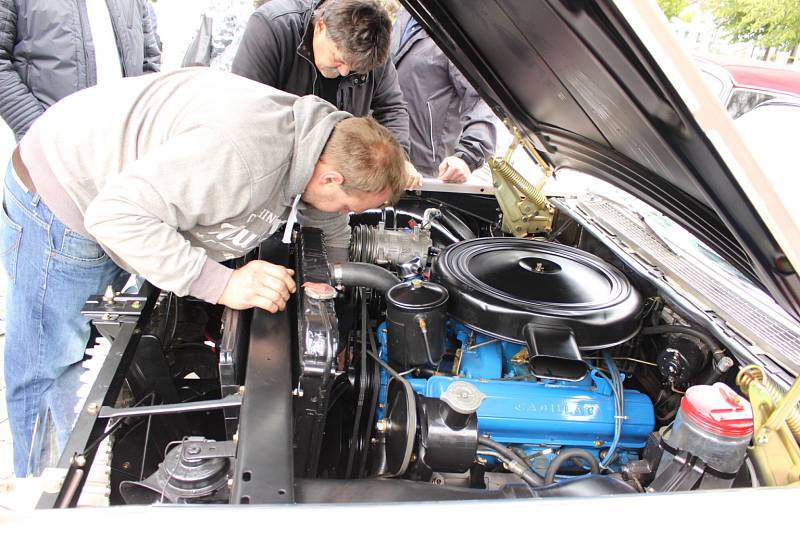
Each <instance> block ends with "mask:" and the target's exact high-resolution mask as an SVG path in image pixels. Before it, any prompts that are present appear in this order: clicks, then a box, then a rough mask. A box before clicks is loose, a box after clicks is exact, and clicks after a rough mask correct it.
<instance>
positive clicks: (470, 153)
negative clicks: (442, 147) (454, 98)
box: [448, 62, 497, 170]
mask: <svg viewBox="0 0 800 533" xmlns="http://www.w3.org/2000/svg"><path fill="white" fill-rule="evenodd" d="M448 68H449V72H450V79H451V81H452V83H453V87H454V88H455V90H456V92H457V93H458V94H459V96H460V97H461V123H462V124H463V125H464V126H463V129H462V131H461V137H460V138H459V139H458V144H457V145H456V148H455V154H456V155H457V156H458V157H459V158H461V159H463V160H464V162H465V163H467V166H469V169H470V170H475V169H476V168H478V167H480V166H481V165H483V163H484V162H485V161H486V159H487V158H488V157H490V156H491V155H492V154H493V153H494V149H495V145H496V144H497V127H496V125H495V120H494V114H493V113H492V111H491V109H489V106H488V105H486V102H484V101H483V100H482V99H481V97H480V96H479V95H478V93H477V91H475V89H474V88H473V87H472V86H471V85H470V84H469V82H467V79H466V78H465V77H464V75H463V74H461V72H459V71H458V69H457V68H456V67H455V66H454V65H453V63H452V62H449V67H448Z"/></svg>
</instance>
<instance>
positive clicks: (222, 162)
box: [84, 126, 290, 311]
mask: <svg viewBox="0 0 800 533" xmlns="http://www.w3.org/2000/svg"><path fill="white" fill-rule="evenodd" d="M207 154H213V157H211V156H208V157H207V156H206V155H207ZM283 163H284V162H283V161H276V162H275V165H276V168H277V167H279V166H281V165H282V164H283ZM251 181H252V180H251V176H250V173H249V169H248V166H247V164H246V162H245V160H244V159H243V158H242V156H241V155H240V154H239V152H238V151H237V150H236V148H235V146H233V145H231V143H230V142H229V141H228V140H227V139H225V137H224V136H223V135H219V134H217V133H216V132H214V131H212V130H211V129H209V128H206V127H203V126H196V127H194V128H193V129H191V130H189V131H187V132H185V133H183V134H180V135H177V136H176V137H174V138H172V139H170V140H169V141H167V142H166V143H164V144H163V145H161V146H160V147H158V148H157V149H155V150H153V151H152V152H150V153H148V154H147V155H146V156H144V157H142V158H140V159H138V160H137V161H135V162H134V163H132V164H130V165H128V166H127V167H126V168H125V169H124V170H123V171H122V172H121V173H120V175H118V176H112V177H110V178H108V180H107V181H106V183H105V185H104V186H103V187H102V189H101V190H100V192H99V193H98V195H97V197H96V198H95V199H94V200H93V201H92V203H91V204H89V206H88V208H87V209H86V212H85V214H84V224H85V226H86V229H87V230H88V231H89V233H90V234H91V235H92V236H93V237H94V238H95V239H96V240H97V242H98V243H100V244H101V245H102V246H103V248H104V249H105V250H106V251H108V253H109V255H110V256H111V257H112V259H114V260H115V261H116V262H117V263H118V264H119V265H120V266H122V267H123V268H126V269H128V270H130V271H132V272H133V273H136V274H138V275H141V276H144V277H145V278H146V279H147V280H149V281H150V282H152V283H153V284H154V285H156V286H157V287H159V288H161V289H164V290H169V291H172V292H174V293H175V294H177V295H178V296H183V295H186V294H191V295H193V296H196V297H198V298H201V299H203V300H206V301H208V302H211V303H217V302H221V303H225V304H226V305H228V306H230V307H235V308H239V309H241V308H246V307H247V305H249V303H250V304H252V305H258V306H259V307H262V306H264V305H266V304H265V303H264V300H261V299H259V298H267V296H265V295H264V293H263V292H264V291H266V290H267V289H268V288H269V287H268V284H267V282H264V281H263V279H264V278H265V277H274V276H271V275H270V273H269V272H261V274H263V275H260V274H259V275H256V276H253V275H252V274H253V271H252V269H253V268H254V267H249V269H248V270H247V271H244V272H243V273H240V272H239V270H237V271H235V272H234V271H232V270H231V269H229V268H227V267H225V266H223V265H221V264H219V263H217V262H216V261H214V260H212V259H210V258H209V257H208V254H207V253H206V250H205V249H204V248H201V247H199V246H194V245H193V244H192V243H191V242H190V241H188V240H187V239H186V238H185V237H184V236H183V235H182V234H181V232H182V231H189V230H191V229H193V228H196V227H198V226H213V225H216V224H220V223H222V222H224V221H226V220H230V219H232V218H234V217H236V216H240V215H242V214H244V213H245V212H246V211H247V209H248V206H249V205H250V200H251V194H252V189H251ZM214 198H227V200H226V201H225V202H220V201H216V202H215V201H214V200H213V199H214ZM209 238H213V236H209ZM281 268H282V267H281ZM240 270H243V269H240ZM257 270H258V269H257ZM273 270H274V269H273ZM279 270H280V269H279ZM282 271H285V269H283V270H282ZM242 278H244V282H243V283H239V282H240V281H241V279H242ZM283 279H288V275H287V274H286V273H285V272H284V274H283ZM231 283H233V285H234V286H235V287H234V288H235V291H234V292H235V293H236V294H229V292H230V291H228V286H229V285H230V284H231ZM254 284H255V286H254ZM287 284H288V281H286V282H285V283H283V286H284V288H286V289H287V290H290V286H288V285H287ZM258 291H262V292H261V293H259V292H258ZM287 294H288V293H287ZM273 296H276V295H275V294H273ZM276 297H277V296H276ZM284 301H285V300H284ZM248 302H249V303H248ZM273 303H274V302H273ZM252 305H250V306H252ZM264 308H267V307H264ZM278 308H280V305H278ZM267 309H268V310H270V311H272V310H273V309H272V308H267Z"/></svg>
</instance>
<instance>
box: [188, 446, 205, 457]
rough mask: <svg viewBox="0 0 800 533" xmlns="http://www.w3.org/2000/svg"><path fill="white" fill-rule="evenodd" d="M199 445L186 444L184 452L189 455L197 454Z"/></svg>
mask: <svg viewBox="0 0 800 533" xmlns="http://www.w3.org/2000/svg"><path fill="white" fill-rule="evenodd" d="M200 451H201V450H200V446H194V445H193V446H188V447H187V448H186V453H187V454H189V455H197V454H199V453H200Z"/></svg>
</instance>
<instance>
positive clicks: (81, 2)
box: [76, 1, 97, 87]
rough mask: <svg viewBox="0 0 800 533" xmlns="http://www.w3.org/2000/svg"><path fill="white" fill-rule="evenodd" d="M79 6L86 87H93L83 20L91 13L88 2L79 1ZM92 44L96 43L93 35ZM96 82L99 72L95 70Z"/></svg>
mask: <svg viewBox="0 0 800 533" xmlns="http://www.w3.org/2000/svg"><path fill="white" fill-rule="evenodd" d="M81 6H82V7H83V11H81ZM76 7H77V8H78V24H80V25H81V35H80V40H81V48H82V49H83V59H84V65H85V66H86V67H85V68H86V80H85V82H86V85H85V86H84V87H91V86H92V85H94V83H91V82H90V81H89V53H88V52H87V51H86V27H85V26H84V23H83V20H84V16H86V17H88V16H89V14H88V12H86V2H85V1H79V2H78V3H77V5H76ZM92 44H94V36H92ZM95 70H97V65H95ZM95 83H97V72H95Z"/></svg>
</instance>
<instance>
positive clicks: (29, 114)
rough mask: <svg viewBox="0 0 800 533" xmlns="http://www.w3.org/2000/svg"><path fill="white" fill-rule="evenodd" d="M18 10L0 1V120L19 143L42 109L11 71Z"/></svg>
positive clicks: (11, 0) (8, 1) (11, 2)
mask: <svg viewBox="0 0 800 533" xmlns="http://www.w3.org/2000/svg"><path fill="white" fill-rule="evenodd" d="M16 38H17V8H16V3H15V2H14V0H0V117H2V118H3V121H5V123H6V124H8V126H9V127H10V128H11V129H12V130H13V131H14V135H15V136H16V138H17V140H18V141H19V140H20V139H21V138H22V136H23V135H24V134H25V132H27V131H28V128H29V127H30V126H31V124H33V121H34V120H36V119H37V118H39V115H41V114H42V113H44V106H43V105H42V103H41V102H39V100H37V99H36V97H35V96H34V95H33V93H32V92H31V90H30V89H29V88H28V86H27V85H25V82H24V81H23V79H22V78H20V76H19V74H18V73H17V71H16V70H14V66H13V59H14V55H13V54H14V44H15V42H16Z"/></svg>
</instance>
